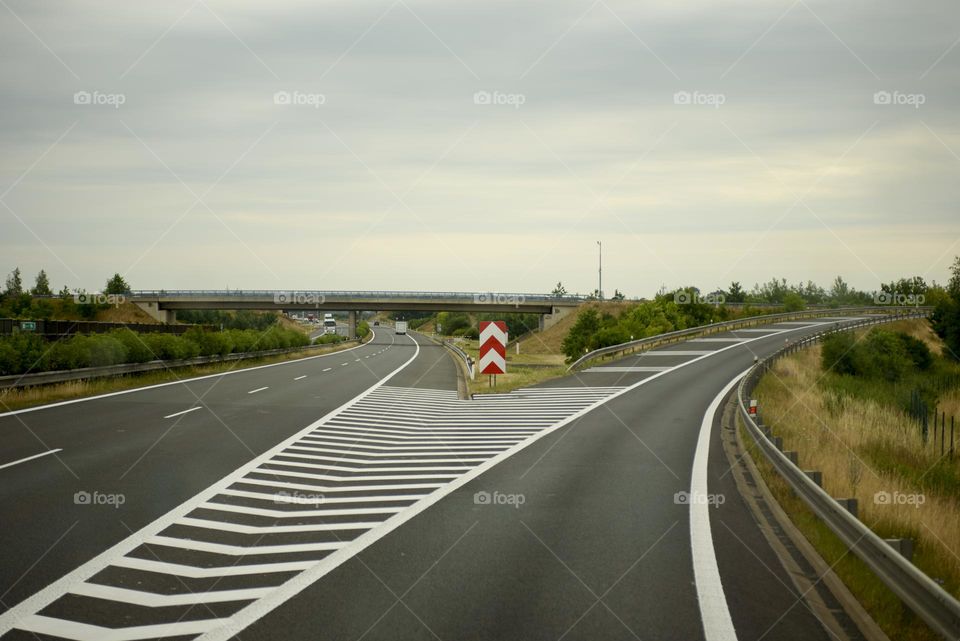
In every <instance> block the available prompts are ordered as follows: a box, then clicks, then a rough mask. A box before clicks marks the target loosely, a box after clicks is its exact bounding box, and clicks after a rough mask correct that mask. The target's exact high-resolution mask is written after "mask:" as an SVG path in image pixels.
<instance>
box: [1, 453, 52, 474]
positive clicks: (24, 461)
mask: <svg viewBox="0 0 960 641" xmlns="http://www.w3.org/2000/svg"><path fill="white" fill-rule="evenodd" d="M62 451H63V448H61V447H58V448H57V449H55V450H47V451H46V452H40V453H39V454H34V455H33V456H28V457H27V458H22V459H19V460H17V461H11V462H10V463H4V464H3V465H0V470H2V469H3V468H5V467H13V466H14V465H17V464H18V463H26V462H27V461H32V460H33V459H35V458H40V457H41V456H47V455H49V454H56V453H57V452H62Z"/></svg>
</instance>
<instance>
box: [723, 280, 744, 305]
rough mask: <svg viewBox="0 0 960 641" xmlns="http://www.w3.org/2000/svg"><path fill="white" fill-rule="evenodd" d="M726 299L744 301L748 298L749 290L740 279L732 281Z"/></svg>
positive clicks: (732, 301) (734, 301) (735, 301)
mask: <svg viewBox="0 0 960 641" xmlns="http://www.w3.org/2000/svg"><path fill="white" fill-rule="evenodd" d="M726 300H727V302H728V303H743V302H745V301H746V300H747V292H745V291H744V290H743V287H742V286H741V285H740V283H739V282H738V281H733V282H732V283H730V291H728V292H727V295H726Z"/></svg>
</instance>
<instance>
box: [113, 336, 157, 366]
mask: <svg viewBox="0 0 960 641" xmlns="http://www.w3.org/2000/svg"><path fill="white" fill-rule="evenodd" d="M110 336H113V337H114V338H115V339H116V340H118V341H120V342H121V343H123V346H124V347H125V348H126V350H127V361H126V362H128V363H146V362H148V361H152V360H153V359H154V358H155V357H154V355H153V352H151V351H150V347H149V346H148V345H147V343H146V342H145V341H144V337H143V336H142V335H140V334H137V333H136V332H134V331H131V330H129V329H126V328H123V329H115V330H113V331H112V332H110Z"/></svg>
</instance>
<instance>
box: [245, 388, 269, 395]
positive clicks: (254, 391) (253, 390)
mask: <svg viewBox="0 0 960 641" xmlns="http://www.w3.org/2000/svg"><path fill="white" fill-rule="evenodd" d="M265 389H270V387H269V386H268V387H258V388H257V389H252V390H250V391H249V392H247V394H256V393H257V392H262V391H263V390H265Z"/></svg>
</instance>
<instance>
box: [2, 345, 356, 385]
mask: <svg viewBox="0 0 960 641" xmlns="http://www.w3.org/2000/svg"><path fill="white" fill-rule="evenodd" d="M342 342H344V343H353V342H360V339H359V338H352V339H348V340H345V341H342ZM329 346H330V344H329V343H327V344H316V345H305V346H303V347H284V348H281V349H270V350H265V351H262V352H240V353H237V354H227V355H226V356H220V355H215V356H197V357H195V358H185V359H181V360H168V361H161V360H157V361H148V362H146V363H124V364H122V365H106V366H104V367H83V368H79V369H67V370H56V371H53V372H37V373H36V374H12V375H9V376H0V389H12V388H15V387H32V386H34V385H50V384H51V383H66V382H68V381H79V380H84V379H89V378H105V377H108V376H120V375H123V374H141V373H144V372H153V371H157V370H164V369H176V368H179V367H190V366H191V365H209V364H211V363H225V362H231V361H240V360H246V359H249V358H262V357H265V356H276V355H279V354H289V353H292V352H297V351H301V350H309V349H317V348H321V347H329Z"/></svg>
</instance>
